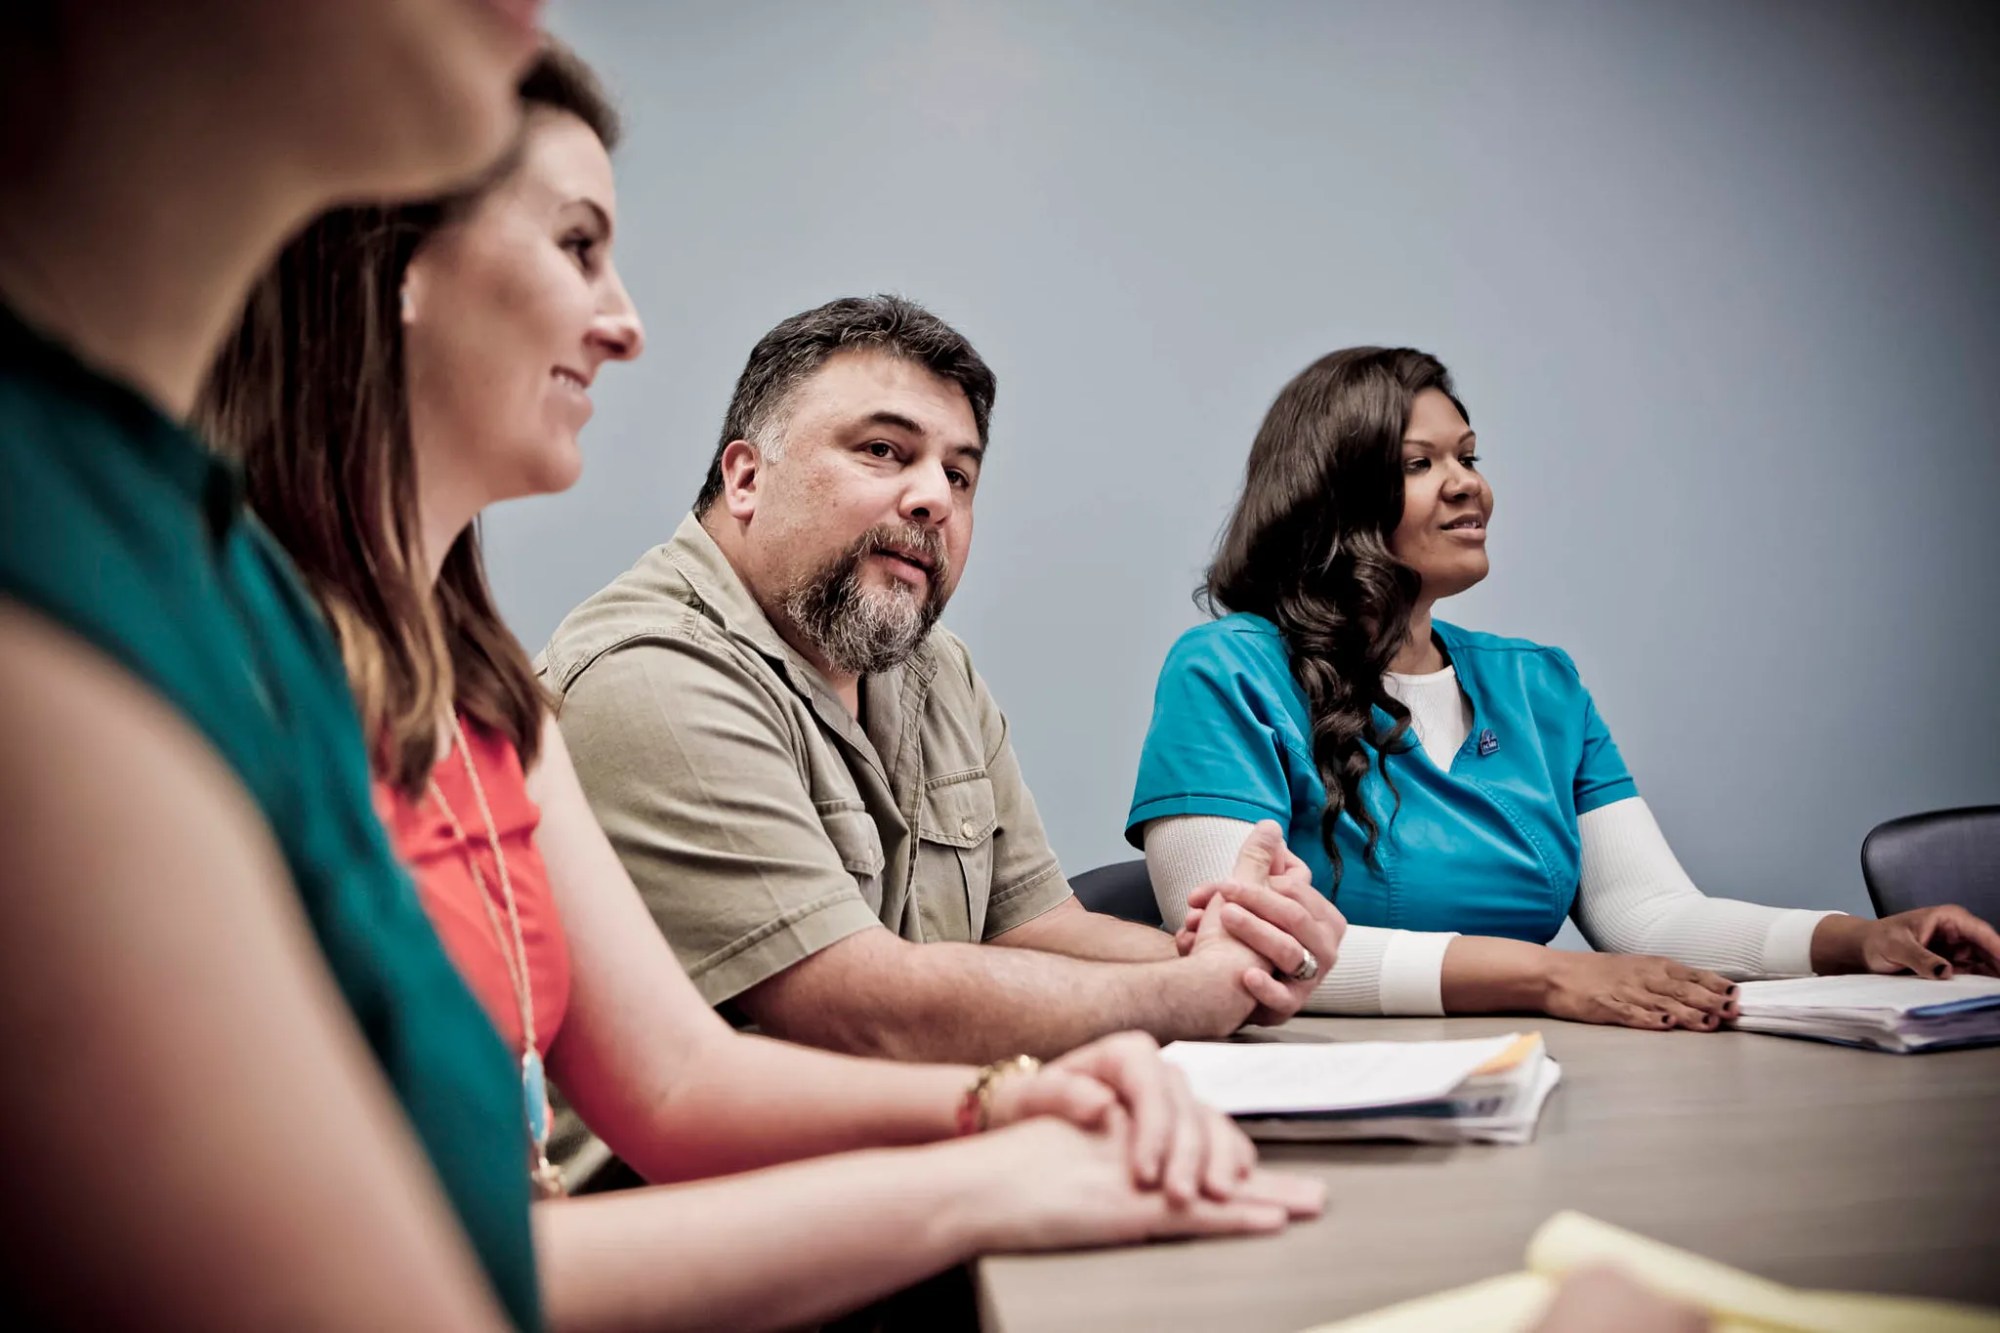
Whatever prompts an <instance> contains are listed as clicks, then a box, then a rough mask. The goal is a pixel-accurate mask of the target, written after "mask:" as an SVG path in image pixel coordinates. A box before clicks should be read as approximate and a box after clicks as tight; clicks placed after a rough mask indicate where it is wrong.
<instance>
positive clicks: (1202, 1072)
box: [1162, 1033, 1516, 1115]
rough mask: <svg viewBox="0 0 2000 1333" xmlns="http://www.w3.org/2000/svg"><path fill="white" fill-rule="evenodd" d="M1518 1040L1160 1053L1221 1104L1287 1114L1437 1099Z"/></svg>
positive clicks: (1177, 1048) (1261, 1045)
mask: <svg viewBox="0 0 2000 1333" xmlns="http://www.w3.org/2000/svg"><path fill="white" fill-rule="evenodd" d="M1515 1040H1516V1034H1513V1033H1509V1034H1508V1035H1506V1036H1504V1037H1481V1038H1477V1039H1474V1040H1470V1041H1352V1042H1303V1041H1260V1042H1223V1041H1177V1042H1174V1043H1172V1044H1171V1045H1169V1046H1168V1047H1167V1048H1166V1050H1165V1051H1163V1052H1162V1054H1164V1055H1165V1056H1166V1058H1167V1059H1168V1060H1170V1061H1172V1062H1173V1063H1174V1064H1176V1065H1178V1066H1179V1067H1180V1069H1181V1071H1182V1072H1183V1073H1185V1074H1186V1075H1187V1077H1188V1082H1189V1083H1190V1084H1192V1085H1193V1087H1194V1094H1195V1096H1197V1097H1199V1098H1200V1099H1201V1100H1202V1101H1205V1102H1207V1103H1208V1104H1209V1105H1210V1106H1213V1107H1215V1108H1216V1109H1217V1110H1219V1111H1223V1112H1225V1113H1227V1114H1229V1115H1284V1114H1304V1113H1310V1112H1314V1111H1358V1110H1364V1109H1366V1108H1369V1107H1375V1106H1404V1105H1408V1104H1409V1103H1411V1102H1427V1101H1434V1100H1436V1099H1437V1098H1440V1097H1443V1096H1444V1095H1445V1094H1446V1093H1448V1092H1450V1091H1451V1090H1452V1089H1453V1088H1455V1087H1457V1086H1458V1085H1459V1084H1461V1083H1463V1082H1464V1081H1465V1080H1466V1079H1467V1078H1469V1077H1470V1076H1471V1074H1472V1071H1473V1070H1475V1069H1477V1068H1479V1066H1481V1065H1483V1064H1485V1063H1486V1062H1487V1061H1488V1060H1491V1059H1492V1058H1493V1057H1495V1056H1497V1055H1499V1054H1500V1053H1501V1052H1502V1051H1504V1050H1506V1049H1507V1048H1508V1047H1509V1046H1512V1045H1513V1044H1514V1042H1515Z"/></svg>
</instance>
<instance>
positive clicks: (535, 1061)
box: [430, 714, 564, 1199]
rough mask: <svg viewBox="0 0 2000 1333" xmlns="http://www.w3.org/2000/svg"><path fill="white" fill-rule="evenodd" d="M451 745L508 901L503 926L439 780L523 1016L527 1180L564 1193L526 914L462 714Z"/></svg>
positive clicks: (541, 1191)
mask: <svg viewBox="0 0 2000 1333" xmlns="http://www.w3.org/2000/svg"><path fill="white" fill-rule="evenodd" d="M451 736H452V748H454V749H455V750H457V751H458V758H459V762H460V763H461V764H462V765H463V766H464V768H465V777H466V781H467V782H469V783H470V784H471V786H472V795H473V799H474V800H476V801H478V802H479V817H480V818H481V819H483V820H485V821H486V837H487V845H488V846H490V847H492V848H493V863H494V865H495V866H497V867H498V868H499V871H500V897H501V900H502V901H503V902H505V903H506V905H507V925H506V926H505V927H502V926H501V924H500V914H499V913H497V912H495V911H494V910H493V895H492V894H490V893H488V892H487V891H486V876H485V875H483V874H481V873H480V870H479V858H478V857H476V856H474V855H473V854H472V842H471V840H470V839H469V838H467V837H466V836H465V829H464V827H463V826H462V825H460V823H459V822H458V815H457V813H456V812H454V811H453V810H452V808H451V802H449V801H447V800H446V799H445V797H444V792H443V791H442V790H440V789H439V787H438V785H437V779H436V778H432V779H431V784H430V792H431V799H432V800H434V801H436V802H437V803H438V809H440V810H442V811H444V817H445V820H446V822H447V823H449V824H450V825H451V831H452V835H453V836H454V837H456V838H457V839H458V847H459V851H460V853H461V854H462V855H463V856H464V857H465V864H466V867H467V868H468V869H469V870H471V871H472V883H473V887H474V888H476V889H478V891H479V905H480V906H481V907H483V908H485V909H486V921H487V924H488V925H490V926H492V927H493V939H494V942H495V943H496V944H498V945H499V946H500V958H501V961H503V962H505V963H506V964H507V979H508V980H509V981H510V982H512V983H513V986H514V1003H515V1005H516V1006H517V1007H518V1008H519V1010H520V1014H521V1101H522V1105H523V1109H524V1110H525V1112H526V1115H527V1125H528V1144H529V1153H528V1179H529V1180H530V1181H532V1182H533V1184H534V1187H535V1196H536V1197H537V1198H542V1199H549V1198H555V1197H558V1196H560V1195H561V1194H563V1193H564V1188H563V1178H562V1171H561V1170H560V1169H559V1168H558V1167H557V1166H556V1165H555V1164H554V1163H553V1162H551V1161H549V1121H550V1120H551V1119H552V1114H551V1112H550V1109H549V1081H548V1076H547V1074H546V1073H545V1072H544V1071H543V1069H542V1053H541V1049H540V1048H539V1046H538V1045H537V1044H536V1041H535V995H534V991H533V990H532V989H531V988H530V986H529V984H528V947H527V945H526V944H524V943H523V942H522V939H521V912H520V909H519V908H517V907H516V906H515V905H514V882H513V880H511V879H510V878H508V875H507V853H506V852H505V851H504V850H502V848H501V846H500V830H499V827H498V826H497V825H496V824H495V823H494V822H493V811H492V808H491V807H490V806H488V805H487V804H486V788H485V786H484V785H483V784H482V783H481V782H480V781H479V770H478V769H477V768H475V767H473V763H472V751H471V749H470V747H468V746H467V745H466V743H465V728H463V727H462V726H460V725H459V721H458V716H457V714H453V715H452V719H451Z"/></svg>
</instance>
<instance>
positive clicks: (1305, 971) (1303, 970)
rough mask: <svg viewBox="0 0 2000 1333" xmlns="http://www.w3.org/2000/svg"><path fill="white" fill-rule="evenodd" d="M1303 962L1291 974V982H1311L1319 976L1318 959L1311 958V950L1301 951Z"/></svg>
mask: <svg viewBox="0 0 2000 1333" xmlns="http://www.w3.org/2000/svg"><path fill="white" fill-rule="evenodd" d="M1301 952H1303V953H1304V954H1305V960H1304V961H1303V962H1301V963H1300V964H1299V965H1298V967H1297V968H1296V969H1295V970H1294V971H1293V972H1292V980H1293V981H1311V980H1312V979H1313V978H1314V977H1316V976H1318V975H1319V959H1317V958H1315V957H1313V951H1312V950H1311V949H1305V950H1302V951H1301Z"/></svg>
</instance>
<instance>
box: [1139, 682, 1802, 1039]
mask: <svg viewBox="0 0 2000 1333" xmlns="http://www.w3.org/2000/svg"><path fill="white" fill-rule="evenodd" d="M1385 685H1386V687H1387V688H1388V690H1389V692H1390V693H1391V694H1394V695H1395V696H1396V697H1397V698H1399V699H1400V700H1401V701H1402V702H1403V703H1404V705H1405V706H1406V707H1408V708H1409V709H1410V718H1411V727H1412V730H1413V731H1414V732H1415V733H1416V736H1417V740H1418V742H1419V743H1420V744H1421V745H1422V746H1423V748H1424V750H1425V752H1426V753H1428V754H1429V755H1430V756H1431V757H1432V758H1433V759H1434V760H1435V761H1436V762H1437V763H1438V765H1439V766H1440V767H1448V766H1449V765H1450V762H1451V757H1452V756H1453V755H1454V754H1455V753H1457V751H1458V748H1459V746H1461V745H1462V744H1464V742H1465V737H1466V735H1467V733H1468V731H1469V729H1470V726H1471V705H1470V704H1469V703H1468V702H1467V701H1466V700H1465V697H1464V695H1463V693H1462V692H1461V691H1460V690H1459V688H1458V681H1457V678H1456V676H1455V675H1454V673H1453V672H1452V670H1451V668H1449V667H1447V668H1445V670H1443V671H1441V672H1436V673H1433V674H1431V675H1427V676H1399V675H1395V674H1391V675H1390V676H1388V677H1387V678H1386V680H1385ZM1250 829H1251V825H1250V824H1249V823H1247V822H1245V821H1243V820H1239V819H1228V818H1223V817H1220V816H1214V815H1175V816H1171V817H1169V818H1166V819H1156V820H1153V821H1152V822H1151V823H1149V824H1147V825H1146V829H1145V846H1146V869H1147V872H1148V873H1149V874H1150V875H1151V877H1152V881H1153V892H1154V895H1155V897H1157V898H1158V900H1159V904H1160V917H1161V920H1162V921H1164V922H1165V923H1166V926H1167V928H1168V929H1169V930H1175V929H1178V928H1179V926H1180V923H1181V920H1182V918H1184V917H1185V916H1186V915H1187V900H1188V895H1189V894H1190V893H1191V892H1193V891H1194V890H1195V889H1196V888H1197V887H1199V886H1201V885H1203V884H1207V883H1211V882H1213V881H1215V880H1219V879H1226V878H1227V877H1228V876H1229V873H1230V871H1231V870H1232V869H1233V868H1234V866H1235V864H1236V854H1237V852H1238V851H1240V850H1241V849H1242V846H1243V839H1244V838H1245V837H1246V836H1248V834H1249V832H1250ZM1577 831H1578V834H1579V836H1580V837H1581V839H1582V843H1583V866H1582V873H1581V875H1580V876H1579V882H1578V885H1577V895H1576V902H1575V905H1574V906H1573V908H1572V909H1571V916H1572V918H1573V919H1574V920H1575V921H1576V924H1577V927H1578V929H1580V930H1581V931H1582V932H1583V935H1584V938H1585V939H1587V940H1589V941H1590V943H1591V945H1592V946H1593V947H1594V948H1597V949H1600V950H1603V951H1605V952H1610V953H1645V954H1658V955H1661V956H1663V957H1667V958H1673V959H1676V960H1677V961H1679V962H1683V963H1686V964H1688V965H1690V966H1692V967H1703V968H1708V969H1710V970H1711V971H1715V972H1720V973H1721V974H1722V975H1724V976H1727V977H1731V978H1735V979H1748V978H1753V977H1764V976H1797V975H1802V974H1805V973H1810V972H1811V971H1812V936H1813V931H1814V929H1815V928H1816V927H1817V926H1818V925H1819V923H1820V921H1821V920H1822V919H1823V918H1825V917H1827V916H1830V915H1834V914H1833V913H1829V912H1815V911H1805V910H1799V909H1796V908H1783V907H1765V906H1761V905H1759V904H1757V903H1746V902H1738V901H1735V900H1732V899H1728V898H1710V897H1708V896H1707V895H1706V894H1704V893H1702V891H1701V890H1700V889H1698V888H1696V887H1695V885H1694V882H1693V881H1692V880H1690V879H1689V878H1688V875H1687V872H1686V871H1685V870H1683V869H1682V868H1681V864H1680V861H1679V860H1678V859H1677V858H1676V857H1675V856H1674V853H1673V849H1672V848H1671V847H1669V846H1668V845H1667V839H1666V835H1665V834H1663V833H1662V832H1661V831H1660V825H1659V822H1658V821H1657V820H1655V819H1654V818H1653V812H1652V811H1651V809H1649V808H1648V807H1647V805H1646V803H1645V801H1644V800H1642V799H1640V798H1639V797H1636V796H1634V797H1630V798H1628V799H1626V800H1622V801H1613V802H1612V803H1611V804H1609V805H1605V806H1600V807H1599V808H1597V809H1595V810H1592V811H1589V812H1588V813H1586V814H1584V815H1583V816H1582V817H1581V818H1579V819H1578V821H1577ZM1455 938H1457V936H1456V935H1455V934H1452V933H1445V932H1429V931H1412V930H1390V929H1386V928H1383V927H1377V926H1352V925H1351V926H1349V927H1348V930H1347V934H1346V936H1345V938H1344V939H1343V940H1342V942H1341V946H1340V955H1339V957H1338V958H1337V959H1336V960H1335V962H1334V965H1333V967H1332V969H1331V970H1329V971H1328V973H1327V975H1326V978H1325V980H1323V981H1322V982H1321V983H1320V984H1319V986H1318V987H1317V988H1315V989H1314V991H1313V994H1312V998H1311V1000H1310V1001H1309V1002H1308V1003H1307V1005H1306V1009H1307V1011H1308V1012H1310V1013H1322V1014H1442V1013H1443V1012H1444V985H1443V978H1444V956H1445V951H1446V950H1447V949H1449V948H1450V947H1451V941H1452V940H1453V939H1455Z"/></svg>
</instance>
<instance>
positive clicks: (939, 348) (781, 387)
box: [694, 295, 995, 514]
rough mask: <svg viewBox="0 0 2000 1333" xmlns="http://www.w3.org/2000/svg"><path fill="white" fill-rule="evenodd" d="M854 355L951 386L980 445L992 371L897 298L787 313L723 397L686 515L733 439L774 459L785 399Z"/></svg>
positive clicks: (712, 485) (707, 500)
mask: <svg viewBox="0 0 2000 1333" xmlns="http://www.w3.org/2000/svg"><path fill="white" fill-rule="evenodd" d="M860 350H875V351H882V352H887V353H889V354H890V355H891V356H897V357H901V358H902V359H903V360H905V361H909V362H912V363H913V364H915V365H919V366H922V367H923V368H924V369H925V370H928V371H930V372H931V373H932V374H933V375H936V376H938V377H939V378H940V379H946V380H950V381H951V382H952V383H953V384H956V385H957V386H958V387H959V388H960V389H962V390H964V392H965V399H966V401H967V402H968V403H970V404H971V405H972V419H973V421H974V422H975V423H976V424H977V425H978V427H979V442H980V444H982V445H984V444H985V443H986V431H987V423H988V421H989V420H990V419H991V417H992V414H993V394H994V390H995V383H994V379H993V371H992V370H991V368H989V367H988V366H987V364H986V362H985V361H983V360H981V359H980V356H979V353H978V352H976V351H974V350H973V348H972V344H971V343H969V342H967V341H966V340H965V337H964V335H962V334H961V333H959V332H958V330H956V329H954V328H952V327H951V326H950V325H949V324H947V323H945V322H944V321H943V320H941V319H939V318H938V317H937V316H936V315H933V314H932V313H931V312H930V311H928V310H926V309H924V308H923V307H922V306H920V305H918V304H917V303H916V302H915V301H909V300H905V299H904V298H902V297H900V296H886V295H885V296H844V297H842V298H840V299H839V300H837V301H829V302H827V303H826V304H825V305H823V306H818V307H816V308H814V309H812V310H808V311H805V312H804V313H802V314H797V315H793V316H792V317H791V318H790V319H788V320H786V321H784V322H783V323H782V324H780V325H778V326H777V327H776V328H774V329H772V330H771V331H770V332H769V333H767V334H765V335H764V336H763V337H762V338H760V339H758V340H757V346H756V347H754V348H752V349H751V352H750V360H749V361H748V362H747V363H746V364H745V365H744V367H743V373H742V374H741V375H740V376H738V377H737V380H736V392H735V393H734V394H732V395H731V396H730V399H729V412H728V415H726V416H725V417H724V418H723V419H722V439H721V440H720V441H719V442H718V443H717V444H716V446H715V457H714V459H713V460H711V461H710V463H709V465H708V479H707V480H706V481H704V482H703V483H702V487H701V494H700V495H698V496H696V497H695V502H694V512H695V513H697V514H704V513H707V512H708V508H709V506H710V505H712V504H714V503H715V500H716V497H717V496H719V495H721V494H722V454H723V451H724V450H725V449H727V448H728V447H729V446H730V445H731V444H732V443H734V442H735V441H737V440H749V441H750V442H751V443H753V444H755V445H757V446H759V447H760V448H762V449H763V450H764V451H765V454H766V456H767V457H770V456H774V455H775V454H776V453H777V451H778V450H780V449H782V448H783V447H784V434H785V429H786V426H787V425H788V424H789V422H788V417H789V414H790V410H791V403H792V395H793V394H794V392H796V390H797V389H798V387H799V386H800V385H801V384H803V383H805V382H806V381H807V380H808V379H810V378H812V376H813V374H814V373H815V372H816V371H818V370H819V368H820V367H821V366H823V365H825V364H826V363H827V361H828V360H829V359H830V358H832V357H833V356H834V355H836V354H837V353H840V352H849V351H860Z"/></svg>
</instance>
